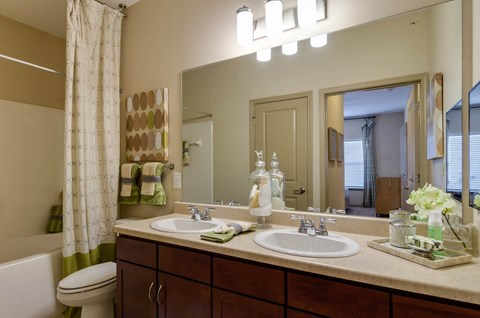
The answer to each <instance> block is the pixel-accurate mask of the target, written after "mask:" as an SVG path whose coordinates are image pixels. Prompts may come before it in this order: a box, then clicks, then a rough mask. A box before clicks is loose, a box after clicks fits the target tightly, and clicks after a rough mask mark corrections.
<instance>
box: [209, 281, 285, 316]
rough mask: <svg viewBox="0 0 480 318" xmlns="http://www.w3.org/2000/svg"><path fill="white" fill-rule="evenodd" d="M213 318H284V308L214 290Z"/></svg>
mask: <svg viewBox="0 0 480 318" xmlns="http://www.w3.org/2000/svg"><path fill="white" fill-rule="evenodd" d="M212 306H213V310H212V311H213V318H245V317H248V318H282V317H284V316H285V314H284V307H283V306H280V305H275V304H272V303H268V302H266V301H261V300H258V299H253V298H250V297H246V296H241V295H237V294H234V293H229V292H227V291H224V290H219V289H216V288H213V300H212Z"/></svg>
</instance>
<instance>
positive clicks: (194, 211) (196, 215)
mask: <svg viewBox="0 0 480 318" xmlns="http://www.w3.org/2000/svg"><path fill="white" fill-rule="evenodd" d="M188 210H189V212H190V214H191V215H192V217H191V219H192V220H195V221H211V220H212V217H211V216H210V211H215V208H211V207H208V206H207V207H206V208H205V213H204V214H202V212H200V210H199V209H198V208H197V207H196V206H194V205H189V206H188Z"/></svg>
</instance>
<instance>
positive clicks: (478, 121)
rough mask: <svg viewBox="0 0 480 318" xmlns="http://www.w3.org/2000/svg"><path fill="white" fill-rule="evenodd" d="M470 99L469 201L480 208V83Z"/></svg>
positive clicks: (473, 90) (472, 91) (471, 92)
mask: <svg viewBox="0 0 480 318" xmlns="http://www.w3.org/2000/svg"><path fill="white" fill-rule="evenodd" d="M469 100H470V107H469V110H470V127H469V142H470V175H469V180H470V190H469V203H470V205H471V206H473V207H475V208H476V209H480V83H479V84H477V85H476V86H475V87H474V88H473V89H472V90H471V91H470V94H469Z"/></svg>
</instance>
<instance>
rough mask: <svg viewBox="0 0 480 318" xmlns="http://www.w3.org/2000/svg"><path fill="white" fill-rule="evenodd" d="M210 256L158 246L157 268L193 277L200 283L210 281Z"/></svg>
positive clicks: (208, 282)
mask: <svg viewBox="0 0 480 318" xmlns="http://www.w3.org/2000/svg"><path fill="white" fill-rule="evenodd" d="M211 264H212V257H211V256H210V255H207V254H201V253H197V252H193V251H188V250H184V249H180V248H174V247H169V246H164V245H159V246H158V269H159V270H161V271H164V272H168V273H172V274H176V275H179V276H183V277H186V278H190V279H194V280H197V281H199V282H202V283H206V284H210V283H211V271H210V269H211Z"/></svg>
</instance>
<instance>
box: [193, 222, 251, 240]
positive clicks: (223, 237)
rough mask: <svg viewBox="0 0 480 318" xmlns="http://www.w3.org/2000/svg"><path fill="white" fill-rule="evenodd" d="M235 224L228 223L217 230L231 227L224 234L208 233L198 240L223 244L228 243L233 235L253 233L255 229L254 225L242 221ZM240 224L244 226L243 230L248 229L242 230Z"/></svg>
mask: <svg viewBox="0 0 480 318" xmlns="http://www.w3.org/2000/svg"><path fill="white" fill-rule="evenodd" d="M237 222H238V223H235V222H234V223H230V224H228V225H223V226H219V228H222V227H227V226H230V227H233V228H230V230H228V231H227V232H226V233H215V232H208V233H204V234H201V235H200V238H201V239H202V240H207V241H211V242H217V243H225V242H228V241H230V240H231V239H232V238H233V237H234V236H235V235H237V234H239V233H242V232H249V231H255V230H256V229H257V225H256V224H250V223H248V222H244V221H237ZM240 223H241V224H242V225H244V227H243V229H245V228H246V227H248V229H247V230H243V229H242V226H241V225H240ZM249 225H250V226H249Z"/></svg>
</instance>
